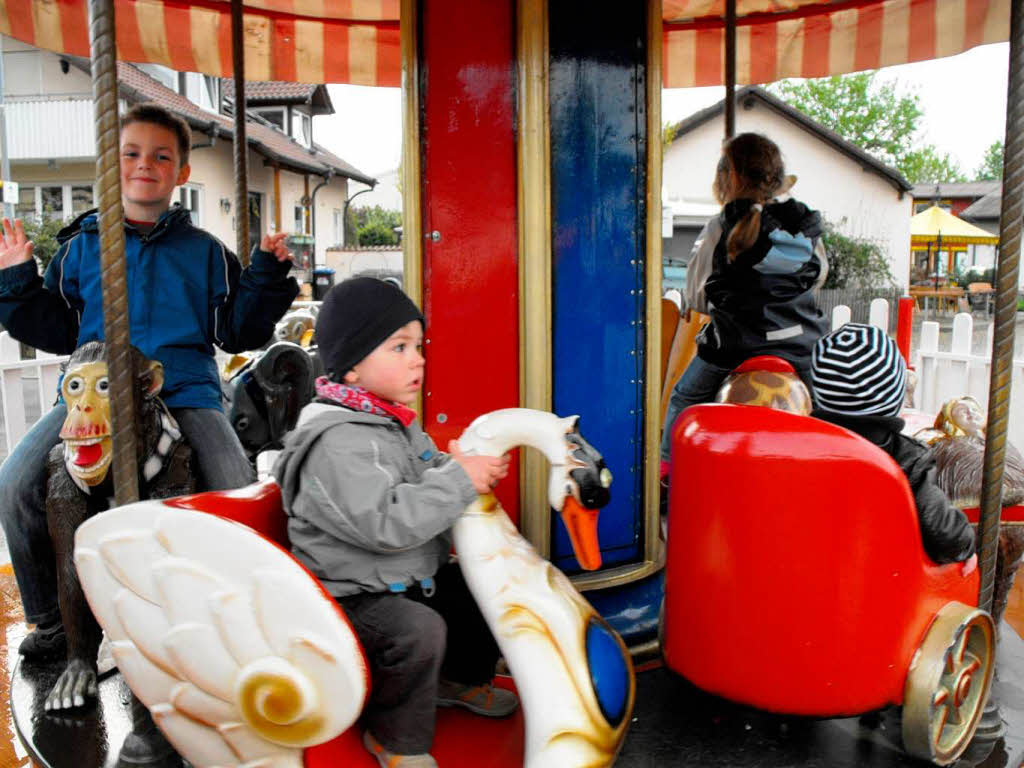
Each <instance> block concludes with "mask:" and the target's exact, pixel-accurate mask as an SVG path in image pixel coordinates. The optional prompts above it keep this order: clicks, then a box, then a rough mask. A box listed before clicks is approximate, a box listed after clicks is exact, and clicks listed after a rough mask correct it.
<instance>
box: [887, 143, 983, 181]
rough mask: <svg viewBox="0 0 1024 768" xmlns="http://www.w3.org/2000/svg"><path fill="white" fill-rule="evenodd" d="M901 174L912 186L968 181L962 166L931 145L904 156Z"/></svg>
mask: <svg viewBox="0 0 1024 768" xmlns="http://www.w3.org/2000/svg"><path fill="white" fill-rule="evenodd" d="M900 172H901V173H902V174H903V175H904V177H906V179H907V181H909V182H910V183H911V184H923V183H925V182H933V181H934V182H942V183H950V182H956V181H967V177H966V176H964V174H963V171H961V170H960V164H959V163H958V162H957V161H956V160H954V159H953V158H952V157H950V156H949V155H947V154H945V153H940V152H939V150H938V149H936V148H935V147H933V146H931V145H929V146H926V147H922V148H921V149H917V150H914V151H913V152H908V153H907V154H906V155H904V156H903V162H902V167H901V168H900Z"/></svg>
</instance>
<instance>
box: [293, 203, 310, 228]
mask: <svg viewBox="0 0 1024 768" xmlns="http://www.w3.org/2000/svg"><path fill="white" fill-rule="evenodd" d="M292 231H293V232H295V233H296V234H300V235H308V234H309V232H307V228H306V207H305V206H304V205H296V206H295V229H294V230H292Z"/></svg>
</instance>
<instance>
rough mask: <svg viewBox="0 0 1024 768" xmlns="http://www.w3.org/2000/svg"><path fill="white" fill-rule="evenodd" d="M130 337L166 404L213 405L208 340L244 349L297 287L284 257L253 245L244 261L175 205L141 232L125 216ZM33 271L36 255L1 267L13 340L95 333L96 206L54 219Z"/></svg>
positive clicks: (0, 292) (73, 339)
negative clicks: (56, 224) (51, 240)
mask: <svg viewBox="0 0 1024 768" xmlns="http://www.w3.org/2000/svg"><path fill="white" fill-rule="evenodd" d="M124 229H125V266H126V270H127V275H126V277H127V284H128V312H129V325H130V332H131V341H132V344H134V345H135V346H136V347H138V348H139V350H141V351H142V352H143V353H144V354H145V355H146V356H147V357H149V358H150V359H152V360H159V361H160V362H161V363H163V366H164V387H163V390H162V391H161V397H162V398H163V400H164V402H165V403H166V404H167V405H168V406H169V407H171V408H217V409H220V408H221V390H220V378H219V375H218V371H217V364H216V361H215V359H214V349H213V347H214V345H215V344H216V345H217V346H218V347H220V348H221V349H223V350H224V351H225V352H242V351H244V350H247V349H256V348H259V347H260V346H262V345H263V344H265V343H266V342H267V341H268V340H269V339H270V337H271V336H272V335H273V332H274V324H275V323H276V322H277V321H278V320H279V319H280V318H281V316H282V315H283V314H284V313H285V312H286V311H287V310H288V307H289V306H290V305H291V303H292V301H293V300H294V298H295V296H296V295H297V294H298V290H299V289H298V284H297V283H296V282H295V279H294V278H291V277H288V270H289V269H290V268H291V262H288V261H285V262H283V263H282V262H278V261H277V259H275V258H274V256H273V254H270V253H265V252H263V251H261V250H259V248H256V247H254V248H253V254H252V263H251V264H250V265H249V266H248V267H247V268H246V269H242V267H241V264H240V263H239V261H238V259H237V258H236V256H235V255H234V254H233V253H232V252H231V251H230V250H228V249H227V248H226V247H225V246H224V244H223V243H221V242H220V241H219V240H218V239H217V238H215V237H213V236H212V235H210V234H209V233H208V232H205V231H204V230H202V229H199V228H198V227H195V226H193V225H192V222H191V220H190V218H189V214H188V211H186V210H185V209H184V208H182V207H181V206H179V205H175V206H173V207H171V208H170V209H169V210H168V211H167V212H165V213H164V214H163V215H162V216H161V217H160V219H159V220H158V221H157V223H156V225H155V226H154V227H153V229H152V230H151V231H150V232H149V233H148V234H145V235H143V234H141V233H140V232H139V231H138V230H136V229H135V227H133V226H132V225H131V224H129V223H125V227H124ZM57 239H58V242H59V243H60V247H59V249H58V251H57V253H56V255H55V256H54V257H53V260H52V261H51V262H50V266H49V267H48V268H47V270H46V275H45V277H42V278H41V277H40V276H39V274H38V271H37V269H36V264H35V262H34V261H28V262H25V263H23V264H17V265H15V266H13V267H8V268H7V269H2V270H0V324H3V326H4V327H5V328H6V329H7V330H8V331H9V332H10V334H11V336H13V337H14V338H15V339H17V340H18V341H21V342H23V343H25V344H28V345H30V346H33V347H36V348H37V349H42V350H45V351H46V352H52V353H54V354H69V353H71V352H73V351H74V350H75V349H76V348H77V347H78V346H80V345H82V344H84V343H86V342H88V341H94V340H102V339H103V292H102V288H101V284H100V272H101V270H100V238H99V226H98V222H97V216H96V211H95V210H93V211H88V212H86V213H84V214H82V215H81V216H79V217H78V218H77V219H75V220H74V221H73V222H71V224H69V225H68V226H67V227H65V228H64V229H62V230H61V231H60V233H59V234H58V236H57Z"/></svg>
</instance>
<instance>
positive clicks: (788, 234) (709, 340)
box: [697, 199, 827, 369]
mask: <svg viewBox="0 0 1024 768" xmlns="http://www.w3.org/2000/svg"><path fill="white" fill-rule="evenodd" d="M751 205H753V201H752V200H734V201H733V202H731V203H728V204H727V205H726V206H725V207H724V208H723V210H722V214H721V216H722V217H723V228H722V236H721V237H720V238H719V240H718V244H717V245H716V246H715V254H714V258H713V262H712V267H711V274H710V276H709V277H708V279H707V282H706V283H705V289H704V290H705V295H706V297H707V302H708V305H709V309H710V314H711V322H710V323H709V324H708V325H707V326H706V327H705V328H704V330H703V331H702V332H701V335H700V337H699V338H698V341H697V345H698V354H699V355H700V357H701V359H703V360H704V361H706V362H708V363H712V364H713V365H718V366H721V367H723V368H735V367H736V366H737V365H739V364H740V363H742V362H743V361H744V360H746V359H747V358H748V357H753V356H755V355H769V354H770V355H778V356H779V357H782V358H784V359H786V360H788V361H789V362H790V363H792V364H793V365H794V366H795V367H797V368H800V369H806V368H807V367H808V366H809V364H810V355H811V349H812V348H813V347H814V344H815V342H817V340H818V339H819V338H821V336H822V335H824V333H825V332H826V330H827V326H826V322H825V318H824V316H823V315H822V313H821V311H820V310H819V309H818V307H817V301H816V299H815V297H814V294H813V292H812V288H813V287H814V285H815V281H816V280H817V279H818V276H819V275H820V274H821V271H822V261H821V258H820V257H819V256H818V240H819V238H820V237H821V234H822V225H821V215H820V214H819V213H818V212H817V211H812V210H811V209H810V208H808V207H807V206H806V205H804V204H803V203H801V202H798V201H796V200H793V199H788V200H785V201H783V202H775V201H773V202H769V203H767V204H766V205H765V206H764V209H763V211H762V212H761V231H760V234H759V236H758V238H757V240H756V241H755V242H754V244H753V245H752V246H751V247H750V248H748V249H747V250H746V251H743V252H742V253H739V254H737V256H736V259H735V261H734V262H733V263H731V264H730V263H729V259H728V256H727V249H726V242H727V240H728V238H729V233H730V232H732V230H733V227H735V226H736V224H737V222H738V221H739V220H740V219H741V218H742V217H743V216H744V215H745V214H746V213H747V211H748V210H749V209H750V206H751Z"/></svg>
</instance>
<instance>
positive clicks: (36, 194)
mask: <svg viewBox="0 0 1024 768" xmlns="http://www.w3.org/2000/svg"><path fill="white" fill-rule="evenodd" d="M93 199H94V196H93V187H92V184H60V185H58V184H47V185H32V186H30V185H26V184H20V185H19V186H18V202H17V203H16V204H15V206H14V215H15V216H17V217H18V218H21V219H25V218H30V217H36V218H40V217H45V218H47V219H64V220H65V221H67V220H70V219H71V218H72V217H74V216H77V215H78V214H80V213H84V212H85V211H87V210H89V209H90V208H92V207H93V206H94V202H93Z"/></svg>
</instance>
